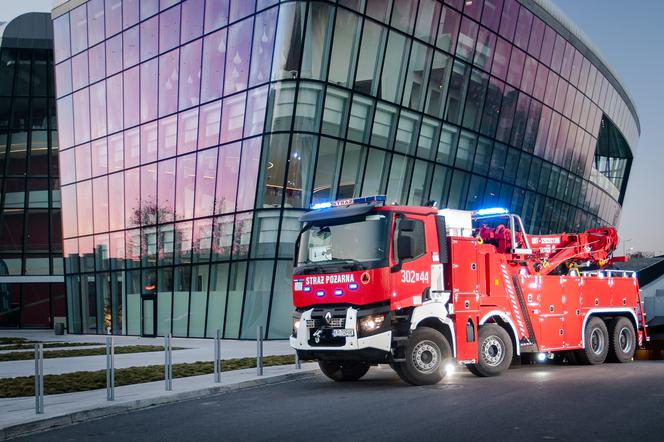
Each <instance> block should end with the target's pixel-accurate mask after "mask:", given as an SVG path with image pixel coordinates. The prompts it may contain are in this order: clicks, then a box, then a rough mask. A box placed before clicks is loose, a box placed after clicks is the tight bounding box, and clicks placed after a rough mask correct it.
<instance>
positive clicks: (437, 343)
mask: <svg viewBox="0 0 664 442" xmlns="http://www.w3.org/2000/svg"><path fill="white" fill-rule="evenodd" d="M405 359H406V360H405V361H404V362H397V363H395V364H394V371H396V372H397V374H398V375H399V377H400V378H401V379H402V380H403V381H405V382H407V383H409V384H412V385H432V384H436V383H438V382H439V381H440V380H441V379H443V377H444V376H445V370H444V368H445V365H446V364H447V363H448V362H449V361H450V360H451V359H452V349H451V348H450V344H449V343H448V342H447V339H445V337H444V336H443V335H442V334H441V333H440V332H438V331H437V330H434V329H433V328H430V327H420V328H417V329H415V331H413V333H412V334H411V335H410V337H409V338H408V344H407V345H406V350H405Z"/></svg>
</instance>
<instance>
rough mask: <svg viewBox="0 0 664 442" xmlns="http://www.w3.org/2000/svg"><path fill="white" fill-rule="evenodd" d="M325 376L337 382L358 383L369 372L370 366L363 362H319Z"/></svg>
mask: <svg viewBox="0 0 664 442" xmlns="http://www.w3.org/2000/svg"><path fill="white" fill-rule="evenodd" d="M318 366H319V367H320V370H321V371H322V372H323V374H324V375H325V376H327V377H328V378H330V379H332V380H334V381H337V382H348V381H357V380H358V379H360V378H361V377H362V376H364V375H365V374H367V372H368V371H369V364H368V363H366V362H361V361H318Z"/></svg>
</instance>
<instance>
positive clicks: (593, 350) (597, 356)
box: [576, 316, 609, 365]
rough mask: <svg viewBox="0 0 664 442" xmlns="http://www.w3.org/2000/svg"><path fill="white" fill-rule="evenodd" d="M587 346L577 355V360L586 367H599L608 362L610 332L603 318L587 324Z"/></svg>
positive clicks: (593, 319) (594, 319)
mask: <svg viewBox="0 0 664 442" xmlns="http://www.w3.org/2000/svg"><path fill="white" fill-rule="evenodd" d="M584 333H585V342H586V346H585V348H584V349H582V350H578V351H577V353H576V358H577V360H578V361H579V362H580V363H582V364H585V365H599V364H602V363H603V362H604V361H605V360H606V356H607V354H608V353H609V332H608V330H607V329H606V324H605V323H604V321H603V320H602V318H598V317H597V316H595V317H593V318H590V320H589V321H588V324H586V329H585V330H584Z"/></svg>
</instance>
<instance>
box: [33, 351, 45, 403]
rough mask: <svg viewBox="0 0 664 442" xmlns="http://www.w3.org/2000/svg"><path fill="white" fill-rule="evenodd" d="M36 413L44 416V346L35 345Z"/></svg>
mask: <svg viewBox="0 0 664 442" xmlns="http://www.w3.org/2000/svg"><path fill="white" fill-rule="evenodd" d="M35 413H36V414H44V344H35Z"/></svg>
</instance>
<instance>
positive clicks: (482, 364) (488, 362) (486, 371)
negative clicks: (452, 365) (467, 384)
mask: <svg viewBox="0 0 664 442" xmlns="http://www.w3.org/2000/svg"><path fill="white" fill-rule="evenodd" d="M477 344H478V355H477V364H470V365H468V370H470V372H471V373H473V374H474V375H475V376H480V377H488V376H498V375H499V374H502V373H503V372H504V371H505V370H507V369H508V368H510V364H511V363H512V354H513V353H514V350H513V348H512V340H511V339H510V335H509V334H508V333H507V332H506V331H505V329H504V328H502V327H501V326H499V325H496V324H485V325H483V326H482V327H480V332H479V341H478V343H477Z"/></svg>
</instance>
